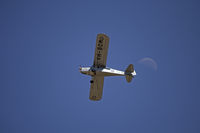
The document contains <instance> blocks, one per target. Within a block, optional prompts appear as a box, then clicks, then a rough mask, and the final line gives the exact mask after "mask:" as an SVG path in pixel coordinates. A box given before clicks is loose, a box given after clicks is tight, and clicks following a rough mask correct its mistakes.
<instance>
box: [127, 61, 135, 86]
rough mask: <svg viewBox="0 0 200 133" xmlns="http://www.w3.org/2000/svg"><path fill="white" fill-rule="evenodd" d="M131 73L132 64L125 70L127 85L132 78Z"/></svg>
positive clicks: (132, 70)
mask: <svg viewBox="0 0 200 133" xmlns="http://www.w3.org/2000/svg"><path fill="white" fill-rule="evenodd" d="M133 72H134V67H133V64H130V65H129V66H128V67H127V68H126V70H125V76H126V81H127V82H128V83H130V82H131V80H132V78H133V75H132V73H133Z"/></svg>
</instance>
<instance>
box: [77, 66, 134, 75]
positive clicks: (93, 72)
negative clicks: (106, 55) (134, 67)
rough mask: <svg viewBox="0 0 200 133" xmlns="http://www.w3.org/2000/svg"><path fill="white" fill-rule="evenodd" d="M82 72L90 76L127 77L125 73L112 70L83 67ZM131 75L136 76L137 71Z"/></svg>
mask: <svg viewBox="0 0 200 133" xmlns="http://www.w3.org/2000/svg"><path fill="white" fill-rule="evenodd" d="M80 72H81V73H82V74H86V75H90V76H95V75H96V76H125V73H124V72H123V71H119V70H116V69H112V68H95V67H81V68H80ZM131 74H132V76H135V75H136V73H135V71H134V72H132V73H131Z"/></svg>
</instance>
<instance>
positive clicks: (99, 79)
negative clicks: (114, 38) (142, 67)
mask: <svg viewBox="0 0 200 133" xmlns="http://www.w3.org/2000/svg"><path fill="white" fill-rule="evenodd" d="M108 45H109V37H108V36H107V35H105V34H98V35H97V38H96V48H95V55H94V62H93V65H92V66H91V67H80V68H79V70H80V72H81V73H82V74H86V75H90V76H91V77H92V79H91V80H90V84H91V85H90V96H89V99H90V100H92V101H99V100H101V99H102V94H103V84H104V77H106V76H125V77H126V81H127V82H128V83H129V82H131V80H132V78H133V77H135V76H136V72H135V70H134V67H133V65H132V64H130V65H129V66H128V67H127V69H126V70H125V71H119V70H116V69H112V68H109V67H106V60H107V54H108Z"/></svg>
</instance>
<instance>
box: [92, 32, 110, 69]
mask: <svg viewBox="0 0 200 133" xmlns="http://www.w3.org/2000/svg"><path fill="white" fill-rule="evenodd" d="M108 44H109V37H108V36H106V35H105V34H98V35H97V39H96V48H95V55H94V63H93V66H94V67H97V68H100V67H103V68H105V67H106V60H107V54H108Z"/></svg>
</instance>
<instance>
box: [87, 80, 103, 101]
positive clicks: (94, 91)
mask: <svg viewBox="0 0 200 133" xmlns="http://www.w3.org/2000/svg"><path fill="white" fill-rule="evenodd" d="M91 81H92V82H91V85H90V100H94V101H98V100H100V99H101V98H102V94H103V83H104V77H103V76H94V77H92V80H91Z"/></svg>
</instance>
